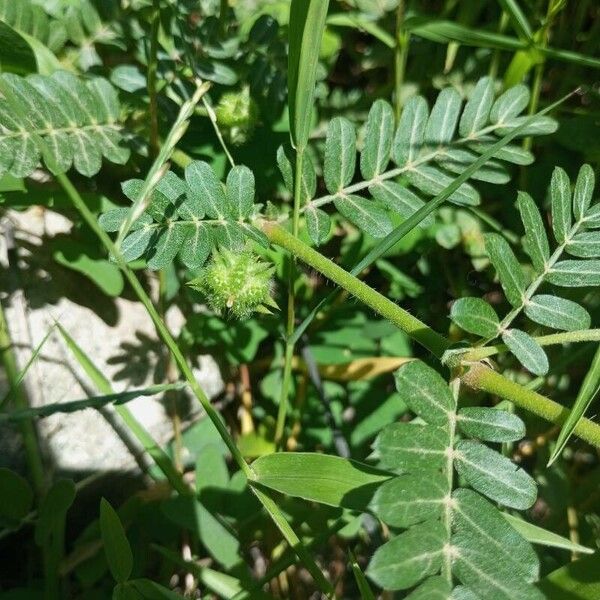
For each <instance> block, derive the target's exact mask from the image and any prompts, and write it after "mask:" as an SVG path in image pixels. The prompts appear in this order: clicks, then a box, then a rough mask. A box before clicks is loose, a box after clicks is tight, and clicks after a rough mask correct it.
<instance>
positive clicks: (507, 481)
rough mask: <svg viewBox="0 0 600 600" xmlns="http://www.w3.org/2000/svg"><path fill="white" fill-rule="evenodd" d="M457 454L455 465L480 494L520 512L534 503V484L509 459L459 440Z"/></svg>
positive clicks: (477, 443) (475, 443)
mask: <svg viewBox="0 0 600 600" xmlns="http://www.w3.org/2000/svg"><path fill="white" fill-rule="evenodd" d="M456 452H457V456H456V459H455V465H456V469H457V471H458V473H459V475H461V476H462V477H464V478H465V480H466V481H467V482H468V483H469V485H471V486H472V487H473V488H474V489H475V490H477V491H478V492H480V493H481V494H484V495H485V496H487V497H488V498H490V499H491V500H493V501H495V502H498V503H500V504H503V505H504V506H508V507H510V508H516V509H520V510H525V509H527V508H529V507H530V506H531V505H532V504H533V503H534V502H535V499H536V497H537V487H536V484H535V481H534V480H533V479H532V478H531V477H530V476H529V475H528V474H527V473H526V472H525V471H524V470H523V469H520V468H519V467H517V466H516V465H515V464H514V463H512V462H511V461H510V460H509V459H508V458H506V457H504V456H502V455H501V454H499V453H498V452H496V451H494V450H491V449H490V448H488V447H487V446H484V445H483V444H480V443H479V442H474V441H471V440H460V441H459V442H458V443H457V444H456ZM467 585H468V584H467Z"/></svg>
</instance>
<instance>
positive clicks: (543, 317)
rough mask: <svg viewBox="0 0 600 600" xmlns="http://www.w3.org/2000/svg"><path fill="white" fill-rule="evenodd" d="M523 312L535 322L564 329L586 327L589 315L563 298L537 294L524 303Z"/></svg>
mask: <svg viewBox="0 0 600 600" xmlns="http://www.w3.org/2000/svg"><path fill="white" fill-rule="evenodd" d="M525 314H526V315H527V316H528V317H529V318H530V319H531V320H532V321H534V322H535V323H539V324H540V325H546V326H547V327H552V328H554V329H562V330H564V331H577V330H578V329H587V328H588V327H589V326H590V323H591V317H590V315H589V313H588V311H587V310H585V308H583V307H582V306H580V305H579V304H577V302H573V301H572V300H567V299H565V298H560V297H559V296H552V295H550V294H538V295H537V296H534V297H533V298H531V300H529V301H528V302H527V304H526V305H525Z"/></svg>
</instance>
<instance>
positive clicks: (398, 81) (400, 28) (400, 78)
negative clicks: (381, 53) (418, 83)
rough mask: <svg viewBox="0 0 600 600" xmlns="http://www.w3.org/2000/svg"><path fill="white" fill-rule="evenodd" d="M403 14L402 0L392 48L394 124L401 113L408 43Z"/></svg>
mask: <svg viewBox="0 0 600 600" xmlns="http://www.w3.org/2000/svg"><path fill="white" fill-rule="evenodd" d="M404 13H405V6H404V0H399V2H398V8H397V10H396V40H395V43H396V46H395V48H394V112H395V116H396V124H398V122H399V121H400V113H401V112H402V85H403V84H404V74H405V72H406V59H407V57H408V44H409V41H410V33H408V32H405V31H404Z"/></svg>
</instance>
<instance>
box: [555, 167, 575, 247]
mask: <svg viewBox="0 0 600 600" xmlns="http://www.w3.org/2000/svg"><path fill="white" fill-rule="evenodd" d="M550 197H551V199H552V230H553V231H554V236H555V237H556V240H557V241H558V242H559V243H560V244H562V243H563V242H564V241H565V240H566V239H567V235H568V234H569V231H570V230H571V182H570V181H569V176H568V175H567V174H566V173H565V171H564V170H563V169H561V168H560V167H556V168H555V169H554V171H553V173H552V180H551V182H550Z"/></svg>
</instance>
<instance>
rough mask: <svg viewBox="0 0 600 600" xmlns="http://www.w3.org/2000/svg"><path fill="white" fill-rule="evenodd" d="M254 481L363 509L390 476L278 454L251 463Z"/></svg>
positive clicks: (316, 457)
mask: <svg viewBox="0 0 600 600" xmlns="http://www.w3.org/2000/svg"><path fill="white" fill-rule="evenodd" d="M252 469H253V471H254V473H255V475H256V477H255V479H254V480H253V481H254V482H256V483H258V484H260V485H264V486H266V487H268V488H271V489H274V490H277V491H278V492H281V493H284V494H288V495H290V496H295V497H298V498H304V499H305V500H311V501H313V502H320V503H322V504H329V505H330V506H344V507H346V508H352V509H356V510H364V509H366V507H367V506H368V504H369V501H370V500H371V498H372V497H373V494H374V492H375V490H376V489H377V488H378V487H379V486H380V485H381V484H382V483H384V482H385V481H388V480H389V479H390V477H391V474H390V473H386V472H385V471H380V470H378V469H374V468H373V467H370V466H368V465H365V464H363V463H360V462H357V461H354V460H350V459H346V458H341V457H338V456H329V455H327V454H316V453H309V452H278V453H276V454H267V455H265V456H261V457H260V458H258V459H257V460H255V461H254V462H253V463H252Z"/></svg>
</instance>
